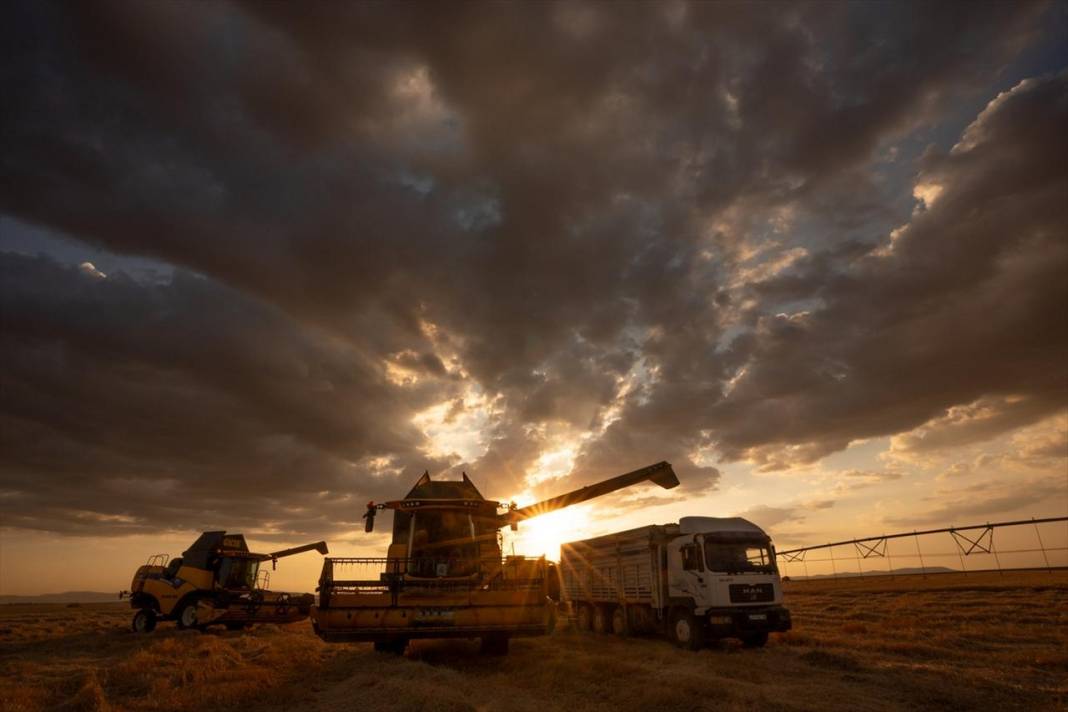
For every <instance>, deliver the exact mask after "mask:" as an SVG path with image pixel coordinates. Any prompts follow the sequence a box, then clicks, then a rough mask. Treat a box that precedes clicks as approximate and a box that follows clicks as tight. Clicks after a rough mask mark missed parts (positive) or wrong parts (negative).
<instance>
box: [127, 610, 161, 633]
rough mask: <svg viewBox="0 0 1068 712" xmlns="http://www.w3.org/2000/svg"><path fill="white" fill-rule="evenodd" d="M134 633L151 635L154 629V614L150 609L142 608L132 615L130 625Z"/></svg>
mask: <svg viewBox="0 0 1068 712" xmlns="http://www.w3.org/2000/svg"><path fill="white" fill-rule="evenodd" d="M130 627H131V628H133V632H134V633H151V632H152V631H154V630H155V629H156V612H155V611H153V610H152V609H151V608H142V609H140V610H138V611H137V613H134V617H133V622H132V623H131V624H130Z"/></svg>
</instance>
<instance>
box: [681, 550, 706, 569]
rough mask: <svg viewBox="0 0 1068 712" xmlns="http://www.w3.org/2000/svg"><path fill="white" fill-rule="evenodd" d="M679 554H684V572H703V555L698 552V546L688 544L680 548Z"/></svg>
mask: <svg viewBox="0 0 1068 712" xmlns="http://www.w3.org/2000/svg"><path fill="white" fill-rule="evenodd" d="M679 553H680V554H682V568H683V570H685V571H700V570H701V555H700V554H699V553H698V552H697V545H696V544H686V545H685V546H682V547H679Z"/></svg>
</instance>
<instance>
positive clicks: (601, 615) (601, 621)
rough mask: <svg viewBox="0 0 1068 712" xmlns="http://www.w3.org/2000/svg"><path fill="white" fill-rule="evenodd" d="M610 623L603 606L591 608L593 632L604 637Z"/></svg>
mask: <svg viewBox="0 0 1068 712" xmlns="http://www.w3.org/2000/svg"><path fill="white" fill-rule="evenodd" d="M610 625H611V623H610V622H609V618H608V610H607V608H606V607H605V606H594V607H593V632H594V633H599V634H601V635H604V634H605V633H607V632H608V630H609V626H610Z"/></svg>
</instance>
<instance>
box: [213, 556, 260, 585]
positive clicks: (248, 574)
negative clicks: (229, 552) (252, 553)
mask: <svg viewBox="0 0 1068 712" xmlns="http://www.w3.org/2000/svg"><path fill="white" fill-rule="evenodd" d="M259 570H260V562H259V561H256V560H255V559H245V558H242V557H237V556H224V557H223V559H222V561H220V562H219V585H220V586H222V587H223V588H248V589H251V588H255V586H256V574H257V573H258V572H259Z"/></svg>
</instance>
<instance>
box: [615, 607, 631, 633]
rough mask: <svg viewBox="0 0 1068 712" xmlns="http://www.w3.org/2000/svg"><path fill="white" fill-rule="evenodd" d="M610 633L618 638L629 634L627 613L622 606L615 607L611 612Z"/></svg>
mask: <svg viewBox="0 0 1068 712" xmlns="http://www.w3.org/2000/svg"><path fill="white" fill-rule="evenodd" d="M612 632H613V633H615V634H616V635H620V636H623V635H628V634H629V633H630V631H629V630H628V629H627V611H626V610H625V609H624V608H623V606H616V609H615V610H614V611H612Z"/></svg>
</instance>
